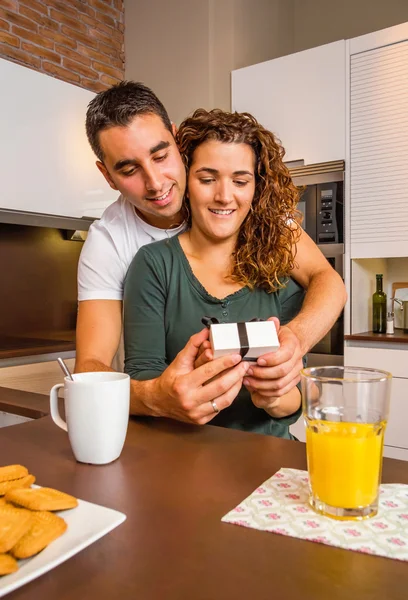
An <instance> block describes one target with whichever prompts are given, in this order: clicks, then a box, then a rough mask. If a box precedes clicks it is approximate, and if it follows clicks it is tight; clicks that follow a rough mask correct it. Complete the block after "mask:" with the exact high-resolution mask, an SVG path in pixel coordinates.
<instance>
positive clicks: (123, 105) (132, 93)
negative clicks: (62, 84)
mask: <svg viewBox="0 0 408 600" xmlns="http://www.w3.org/2000/svg"><path fill="white" fill-rule="evenodd" d="M147 114H153V115H157V116H158V117H160V118H161V120H162V121H163V123H164V125H165V127H166V128H167V129H168V130H169V131H172V128H171V121H170V119H169V115H168V114H167V111H166V109H165V108H164V106H163V104H162V103H161V102H160V100H159V99H158V97H157V96H156V94H155V93H154V92H152V90H151V89H150V88H148V87H147V86H145V85H143V83H140V82H136V81H121V82H120V83H118V84H117V85H114V86H112V87H111V88H109V89H108V90H104V91H103V92H99V94H97V95H96V96H95V98H93V99H92V100H91V102H90V103H89V104H88V110H87V112H86V135H87V136H88V141H89V143H90V145H91V148H92V150H93V151H94V152H95V154H96V156H97V157H98V158H99V160H100V161H103V152H102V148H101V145H100V142H99V133H100V132H101V131H102V130H103V129H107V128H108V127H115V126H122V127H126V126H127V125H129V123H130V122H131V121H132V120H133V119H134V118H135V117H137V116H140V115H147Z"/></svg>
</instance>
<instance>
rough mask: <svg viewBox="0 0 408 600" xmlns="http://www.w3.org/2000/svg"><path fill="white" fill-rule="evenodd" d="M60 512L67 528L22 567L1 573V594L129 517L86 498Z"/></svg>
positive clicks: (17, 586) (10, 590)
mask: <svg viewBox="0 0 408 600" xmlns="http://www.w3.org/2000/svg"><path fill="white" fill-rule="evenodd" d="M33 487H37V486H33ZM56 514H57V515H60V516H61V517H62V518H63V519H64V520H65V521H66V523H67V525H68V528H67V530H66V531H65V533H64V534H63V535H62V536H61V537H59V538H58V539H57V540H55V541H54V542H52V543H51V544H50V545H49V546H47V548H45V549H44V550H43V551H42V552H40V553H39V554H37V555H36V556H33V557H32V558H27V559H26V560H19V561H18V563H19V569H18V571H16V572H15V573H11V574H10V575H4V576H3V577H0V598H1V597H2V596H5V595H6V594H8V593H9V592H12V591H14V590H16V589H17V588H19V587H21V586H22V585H24V584H25V583H28V582H29V581H32V580H33V579H36V578H37V577H40V575H43V574H44V573H46V572H47V571H50V570H51V569H53V568H54V567H56V566H57V565H59V564H61V563H62V562H64V561H65V560H67V559H68V558H71V556H74V554H77V553H78V552H80V551H81V550H83V549H84V548H86V547H87V546H89V545H90V544H93V542H96V540H98V539H99V538H101V537H102V536H104V535H106V534H107V533H109V531H111V530H112V529H115V527H117V526H118V525H120V524H121V523H123V521H124V520H125V519H126V515H124V514H123V513H121V512H118V511H116V510H112V509H111V508H105V507H104V506H99V505H98V504H92V503H91V502H85V500H78V506H77V507H76V508H72V509H70V510H63V511H60V512H57V513H56Z"/></svg>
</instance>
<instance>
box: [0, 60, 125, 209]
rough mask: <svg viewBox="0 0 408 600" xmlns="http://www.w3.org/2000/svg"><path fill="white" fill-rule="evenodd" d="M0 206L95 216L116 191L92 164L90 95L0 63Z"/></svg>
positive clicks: (113, 198)
mask: <svg viewBox="0 0 408 600" xmlns="http://www.w3.org/2000/svg"><path fill="white" fill-rule="evenodd" d="M0 88H1V90H2V92H1V95H0V115H1V117H0V120H1V136H0V177H1V182H2V193H1V200H0V208H5V209H10V210H15V211H28V212H33V213H45V214H51V215H60V216H69V217H83V216H90V217H99V216H100V215H101V214H102V212H103V210H104V209H105V208H106V206H108V205H109V204H110V203H111V202H113V201H114V200H116V198H117V197H118V192H115V191H114V190H112V189H111V188H110V187H109V185H108V184H107V183H106V181H105V180H104V178H103V177H102V176H101V174H100V173H99V171H98V170H97V168H96V166H95V160H96V159H95V157H94V155H93V152H92V150H91V149H90V147H89V144H88V140H87V138H86V134H85V114H86V109H87V105H88V103H89V102H90V101H91V100H92V98H93V97H94V96H95V94H93V93H92V92H90V91H88V90H85V89H83V88H80V87H78V86H75V85H72V84H70V83H66V82H64V81H60V80H59V79H55V78H54V77H50V76H48V75H45V74H43V73H39V72H38V71H34V70H32V69H28V68H27V67H23V66H21V65H17V64H15V63H12V62H11V61H8V60H5V59H0Z"/></svg>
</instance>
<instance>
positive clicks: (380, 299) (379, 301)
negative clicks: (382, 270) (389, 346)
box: [373, 275, 387, 333]
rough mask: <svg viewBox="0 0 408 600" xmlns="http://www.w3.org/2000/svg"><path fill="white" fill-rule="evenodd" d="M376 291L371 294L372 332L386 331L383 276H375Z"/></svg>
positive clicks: (385, 297)
mask: <svg viewBox="0 0 408 600" xmlns="http://www.w3.org/2000/svg"><path fill="white" fill-rule="evenodd" d="M376 279H377V289H376V291H375V292H374V294H373V332H374V333H385V332H386V331H387V294H386V293H385V292H383V276H382V275H376Z"/></svg>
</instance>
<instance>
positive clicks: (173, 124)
mask: <svg viewBox="0 0 408 600" xmlns="http://www.w3.org/2000/svg"><path fill="white" fill-rule="evenodd" d="M171 130H172V132H173V135H174V137H176V133H177V125H176V124H175V123H173V122H172V124H171Z"/></svg>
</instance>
